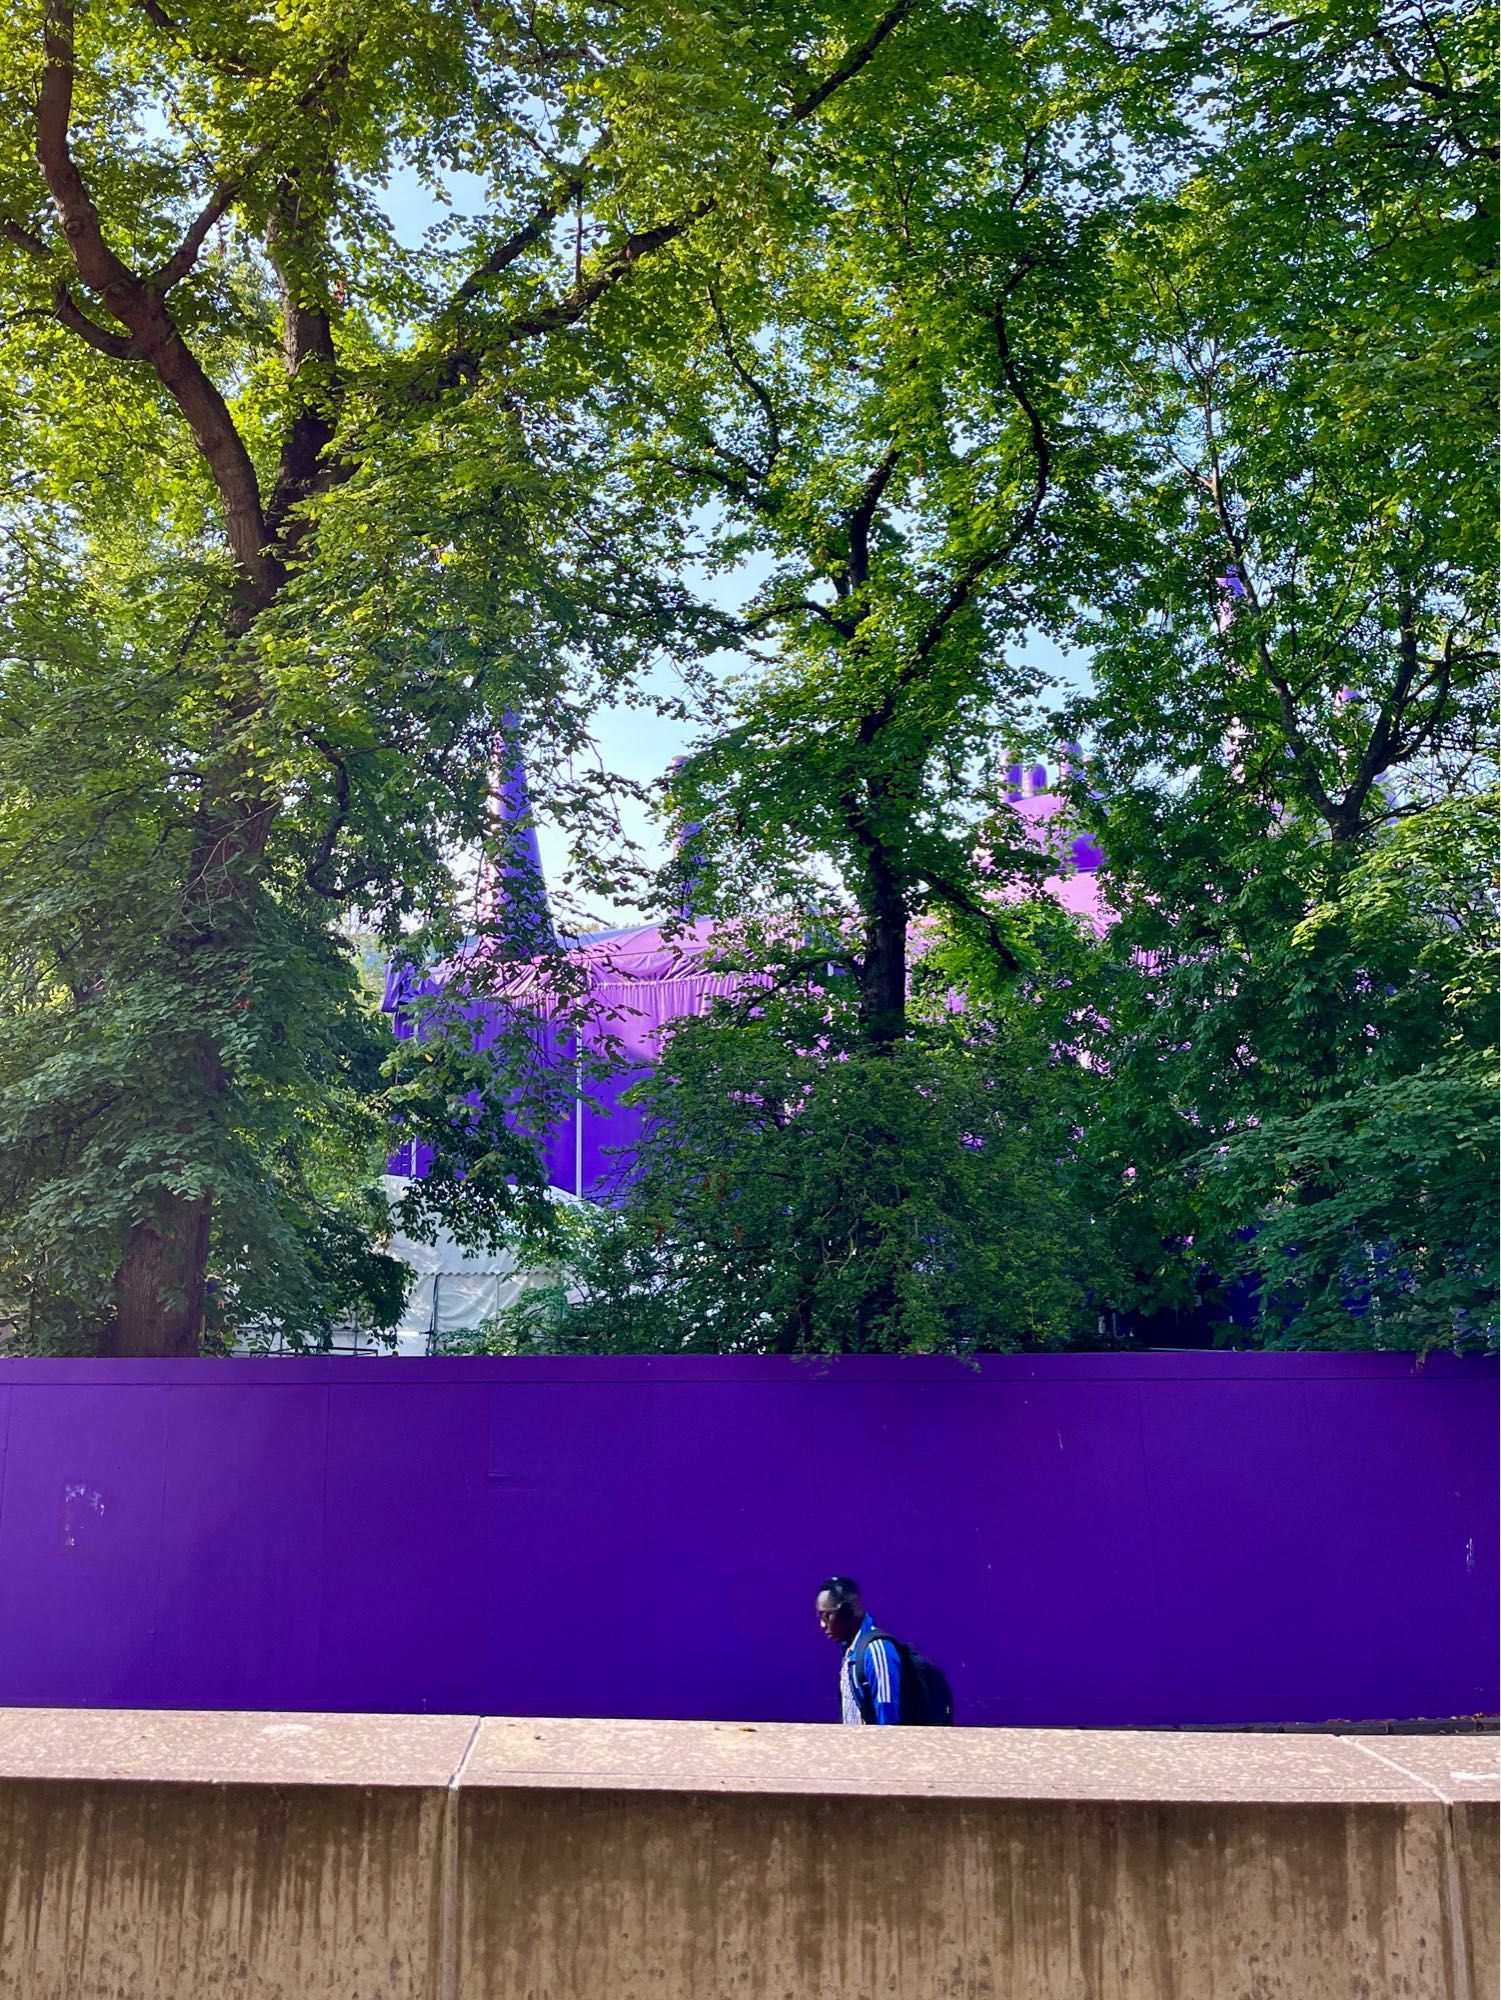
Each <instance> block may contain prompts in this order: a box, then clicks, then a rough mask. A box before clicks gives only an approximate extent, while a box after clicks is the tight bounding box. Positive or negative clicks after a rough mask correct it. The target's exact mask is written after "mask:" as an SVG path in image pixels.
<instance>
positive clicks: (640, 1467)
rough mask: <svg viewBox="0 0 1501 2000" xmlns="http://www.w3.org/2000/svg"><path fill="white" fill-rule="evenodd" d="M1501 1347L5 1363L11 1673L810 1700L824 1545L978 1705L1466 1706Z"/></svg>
mask: <svg viewBox="0 0 1501 2000" xmlns="http://www.w3.org/2000/svg"><path fill="white" fill-rule="evenodd" d="M1495 1385H1496V1376H1495V1370H1494V1368H1493V1367H1492V1366H1491V1365H1489V1364H1485V1363H1480V1362H1465V1363H1461V1362H1458V1361H1455V1360H1453V1359H1452V1358H1446V1357H1437V1358H1434V1359H1433V1360H1431V1361H1430V1362H1429V1363H1428V1364H1427V1365H1426V1366H1425V1367H1423V1368H1417V1367H1415V1366H1414V1364H1413V1363H1412V1362H1411V1361H1410V1360H1409V1359H1407V1358H1405V1357H1400V1356H1378V1355H1287V1356H1280V1355H1229V1354H1204V1355H1166V1356H1163V1355H1137V1356H1106V1355H1099V1356H1079V1357H1062V1356H1058V1357H1047V1358H1038V1359H1033V1358H1022V1357H1000V1358H996V1359H991V1360H987V1361H985V1362H984V1363H982V1364H981V1365H980V1366H979V1367H978V1368H973V1369H971V1368H966V1367H964V1366H962V1365H960V1364H958V1363H953V1362H944V1361H934V1360H903V1359H897V1358H892V1359H879V1360H861V1359H848V1360H844V1361H840V1362H835V1363H827V1362H825V1363H816V1362H802V1361H778V1360H769V1359H762V1360H731V1359H688V1358H682V1359H670V1360H668V1359H663V1360H658V1359H634V1360H619V1361H610V1360H602V1359H601V1360H577V1361H559V1360H542V1359H537V1360H530V1359H528V1360H517V1361H508V1360H459V1359H452V1360H434V1361H408V1360H385V1359H376V1360H358V1359H355V1360H351V1359H346V1358H342V1357H337V1358H318V1359H308V1360H244V1361H225V1362H213V1361H205V1362H176V1363H172V1362H168V1363H149V1362H124V1363H120V1362H114V1363H111V1362H43V1361H29V1362H27V1361H12V1362H6V1363H3V1364H0V1440H3V1448H4V1465H3V1484H0V1703H23V1704H24V1703H58V1704H71V1703H79V1704H106V1705H113V1704H120V1705H140V1706H171V1707H250V1708H271V1707H277V1708H294V1709H295V1708H318V1709H394V1710H417V1709H432V1710H453V1711H487V1712H490V1713H497V1712H498V1713H512V1714H516V1713H520V1714H527V1713H535V1714H584V1715H588V1714H615V1715H639V1716H653V1715H668V1716H670V1715H680V1716H719V1717H734V1718H751V1719H755V1718H784V1719H801V1718H809V1719H817V1718H821V1717H829V1716H830V1715H831V1713H832V1674H833V1664H834V1662H833V1655H832V1650H831V1649H830V1648H829V1647H828V1645H827V1644H826V1642H825V1641H824V1640H823V1639H822V1637H821V1636H820V1634H819V1633H818V1631H817V1628H816V1626H815V1623H814V1619H813V1614H812V1604H811V1594H812V1589H813V1586H814V1584H815V1583H816V1581H817V1579H818V1578H819V1577H820V1576H821V1575H823V1574H824V1573H826V1572H828V1571H831V1570H844V1571H849V1572H852V1573H853V1574H855V1575H856V1576H858V1577H860V1579H861V1580H862V1581H863V1582H864V1584H865V1586H866V1590H867V1595H868V1597H869V1598H870V1600H871V1601H872V1604H873V1606H874V1608H875V1609H876V1611H877V1613H878V1615H879V1616H880V1617H881V1618H882V1619H883V1621H884V1622H886V1623H887V1624H889V1625H891V1626H892V1627H893V1628H895V1629H896V1630H898V1631H900V1632H901V1633H903V1634H904V1635H907V1636H910V1637H911V1638H912V1639H913V1640H914V1641H915V1642H917V1643H918V1644H920V1645H921V1646H922V1647H923V1649H924V1650H925V1651H927V1652H929V1653H931V1654H932V1656H933V1657H934V1658H936V1659H938V1660H941V1661H942V1662H943V1664H944V1665H945V1667H946V1668H947V1669H948V1670H949V1673H950V1675H951V1677H952V1679H953V1682H954V1685H955V1689H956V1693H957V1697H958V1701H959V1705H960V1719H961V1720H963V1721H968V1722H976V1723H1045V1724H1062V1725H1072V1724H1079V1725H1085V1724H1093V1725H1109V1724H1137V1723H1147V1724H1150V1723H1224V1724H1235V1723H1258V1722H1286V1721H1307V1722H1323V1721H1332V1720H1339V1719H1348V1720H1377V1719H1381V1718H1386V1717H1398V1716H1408V1717H1412V1716H1419V1715H1447V1714H1461V1713H1473V1712H1476V1711H1480V1710H1494V1709H1495V1707H1496V1705H1497V1694H1496V1684H1495V1656H1496V1649H1495V1643H1494V1634H1495V1623H1496V1574H1497V1548H1496V1510H1495V1494H1496V1444H1495V1401H1496V1399H1495Z"/></svg>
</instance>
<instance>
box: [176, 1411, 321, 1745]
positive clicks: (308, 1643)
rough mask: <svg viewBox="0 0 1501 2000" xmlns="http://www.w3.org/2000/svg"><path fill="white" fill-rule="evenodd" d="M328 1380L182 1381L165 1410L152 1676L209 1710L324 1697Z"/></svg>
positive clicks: (308, 1702)
mask: <svg viewBox="0 0 1501 2000" xmlns="http://www.w3.org/2000/svg"><path fill="white" fill-rule="evenodd" d="M330 1393H331V1392H330V1389H329V1388H328V1387H326V1386H317V1385H312V1386H306V1385H303V1384H300V1383H299V1384H292V1383H281V1382H277V1381H276V1380H275V1379H274V1378H268V1379H267V1380H266V1381H264V1382H256V1380H255V1378H254V1377H253V1376H252V1377H249V1378H247V1379H246V1380H244V1381H243V1382H241V1383H239V1384H234V1385H231V1384H227V1383H216V1384H212V1385H208V1386H205V1387H203V1388H193V1387H187V1386H177V1387H174V1388H173V1389H172V1390H171V1391H170V1392H169V1399H168V1406H167V1452H166V1466H165V1478H164V1483H163V1487H162V1521H163V1529H162V1536H161V1544H160V1548H161V1564H160V1569H159V1572H158V1581H157V1595H156V1646H155V1650H154V1654H153V1659H152V1677H153V1682H159V1683H161V1684H163V1685H166V1686H179V1685H187V1684H189V1683H191V1684H192V1685H193V1686H194V1688H195V1689H196V1690H201V1694H200V1698H199V1702H198V1703H197V1704H195V1705H200V1706H203V1707H205V1708H264V1707H267V1706H269V1705H271V1704H270V1703H268V1701H267V1699H266V1698H265V1690H266V1689H267V1688H268V1687H270V1686H273V1685H274V1686H275V1688H276V1689H277V1700H276V1702H275V1706H277V1707H285V1708H313V1707H316V1706H317V1695H318V1686H317V1671H318V1624H317V1620H316V1619H315V1618H311V1617H309V1616H308V1599H309V1594H310V1592H316V1591H318V1590H319V1589H320V1588H321V1587H322V1584H323V1530H324V1501H325V1493H324V1487H325V1466H324V1459H325V1447H326V1434H327V1430H328V1405H329V1397H330Z"/></svg>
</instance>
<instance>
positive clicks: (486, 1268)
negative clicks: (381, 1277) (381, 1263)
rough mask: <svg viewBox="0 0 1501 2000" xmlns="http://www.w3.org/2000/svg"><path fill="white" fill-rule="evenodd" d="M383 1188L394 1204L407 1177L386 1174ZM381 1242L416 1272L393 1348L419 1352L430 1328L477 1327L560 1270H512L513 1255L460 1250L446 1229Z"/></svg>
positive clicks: (449, 1330)
mask: <svg viewBox="0 0 1501 2000" xmlns="http://www.w3.org/2000/svg"><path fill="white" fill-rule="evenodd" d="M385 1188H386V1193H387V1195H388V1196H389V1197H390V1199H391V1202H392V1204H393V1206H394V1204H395V1203H396V1202H397V1201H399V1200H400V1199H401V1197H402V1195H403V1194H404V1193H405V1192H406V1188H407V1183H406V1181H405V1180H404V1179H401V1178H398V1177H397V1176H396V1175H389V1176H388V1177H387V1179H386V1182H385ZM552 1198H553V1200H555V1201H563V1202H568V1203H570V1204H571V1203H572V1202H573V1200H574V1197H573V1196H572V1195H566V1194H562V1193H560V1192H559V1191H558V1190H557V1189H554V1190H553V1197H552ZM385 1247H386V1249H387V1250H388V1251H389V1253H390V1254H391V1256H393V1257H399V1258H400V1259H401V1261H402V1263H403V1264H409V1265H410V1266H411V1268H412V1269H413V1270H414V1271H415V1272H416V1273H417V1281H416V1283H415V1284H414V1285H413V1286H412V1290H411V1295H410V1297H409V1298H408V1299H407V1302H406V1308H405V1310H404V1311H403V1313H402V1315H401V1318H400V1319H399V1320H398V1321H397V1322H396V1351H397V1353H398V1354H424V1353H426V1352H427V1350H428V1346H429V1343H430V1342H431V1340H432V1337H433V1335H434V1334H442V1333H457V1332H460V1331H467V1330H468V1329H470V1328H472V1327H477V1326H479V1325H480V1324H481V1323H482V1322H483V1321H485V1320H487V1319H489V1318H490V1317H491V1316H492V1315H493V1314H495V1313H497V1312H499V1311H500V1310H501V1308H502V1307H504V1306H509V1305H514V1304H515V1302H516V1301H517V1299H519V1298H520V1297H521V1295H522V1293H523V1292H525V1291H529V1290H534V1289H536V1288H537V1287H538V1286H541V1285H555V1284H557V1282H558V1280H559V1277H560V1276H561V1273H559V1272H557V1271H554V1270H549V1269H546V1268H542V1269H535V1268H534V1269H532V1270H528V1271H524V1272H523V1271H518V1270H517V1268H516V1260H515V1258H514V1257H512V1256H511V1255H510V1254H509V1252H507V1251H505V1250H496V1251H477V1250H463V1249H461V1248H460V1247H459V1245H458V1244H457V1243H455V1242H454V1240H453V1238H452V1236H450V1235H449V1233H448V1231H447V1230H446V1229H445V1230H440V1231H439V1232H438V1238H437V1241H436V1242H435V1243H414V1242H413V1241H412V1239H411V1237H409V1236H403V1235H402V1234H401V1233H400V1231H397V1232H396V1233H395V1234H394V1235H393V1236H392V1237H391V1239H390V1241H389V1242H388V1243H387V1244H386V1246H385Z"/></svg>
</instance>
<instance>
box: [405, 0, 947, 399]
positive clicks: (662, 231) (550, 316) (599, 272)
mask: <svg viewBox="0 0 1501 2000" xmlns="http://www.w3.org/2000/svg"><path fill="white" fill-rule="evenodd" d="M917 4H918V0H897V4H896V5H895V6H894V7H891V8H889V9H888V10H887V12H886V13H885V14H883V15H882V16H881V18H880V20H879V21H878V22H877V23H876V25H875V27H874V28H873V29H872V30H871V32H870V33H869V35H867V36H866V38H865V40H864V41H863V42H862V43H861V44H860V45H859V47H858V48H856V49H853V50H851V52H850V54H849V55H848V56H846V57H845V59H844V61H843V62H842V63H841V64H840V65H839V67H838V68H837V69H835V70H834V71H833V72H832V73H831V74H830V75H829V76H827V77H825V78H824V80H823V82H822V83H820V84H819V85H818V86H817V88H816V89H814V90H813V91H810V92H809V94H808V95H807V96H806V97H803V98H800V99H798V100H797V101H796V102H795V103H793V104H792V105H791V106H789V108H788V109H787V111H786V112H785V113H784V114H783V115H782V117H781V118H779V119H778V120H777V129H778V130H779V131H784V132H785V131H790V130H791V129H792V128H793V127H794V126H796V125H799V124H801V123H802V121H803V120H804V119H806V118H809V117H811V116H812V114H813V113H814V112H815V111H816V110H817V109H818V108H819V106H820V105H822V104H825V103H826V102H827V101H828V99H829V98H830V97H832V96H833V95H834V93H835V92H836V91H837V90H839V89H841V88H842V87H843V86H844V85H845V84H846V83H848V82H849V81H850V79H851V78H852V77H855V76H858V75H859V73H860V71H861V70H863V69H864V68H865V67H866V65H867V64H868V63H869V62H870V61H871V59H872V57H873V56H874V55H875V54H876V52H877V50H878V49H879V48H880V47H881V45H882V43H883V42H884V41H886V39H887V37H888V36H890V35H891V34H892V33H893V32H894V31H895V30H896V29H897V28H898V27H899V26H900V25H901V23H902V22H903V21H904V20H905V19H906V18H907V16H908V14H910V13H911V12H912V11H913V9H914V7H915V6H916V5H917ZM770 157H771V158H775V148H772V149H770ZM545 206H546V204H545V203H544V207H545ZM561 206H562V205H561V204H560V207H559V211H558V212H559V213H561ZM719 206H720V198H719V196H718V195H705V196H703V197H702V198H701V199H700V200H698V201H696V202H694V203H693V204H692V205H691V206H690V207H688V208H686V209H683V210H682V211H680V212H679V213H678V214H677V215H675V216H669V217H667V218H666V219H665V220H664V221H662V222H658V223H654V224H653V225H652V227H651V228H649V229H639V230H633V231H632V232H631V233H630V234H629V235H627V236H626V237H625V239H624V240H623V241H622V242H620V243H618V244H616V246H615V247H614V248H613V249H612V250H609V251H607V252H606V253H605V255H604V256H603V257H602V258H601V260H600V261H599V262H598V263H597V264H596V265H595V267H594V269H593V270H592V271H591V272H590V273H589V275H588V276H587V277H585V278H583V279H582V280H579V281H576V282H575V283H574V284H573V285H572V286H570V288H569V289H568V290H567V291H566V292H564V293H563V294H562V295H561V296H560V297H558V298H556V299H554V300H553V301H552V302H551V304H549V305H545V306H541V307H539V308H536V309H534V310H533V311H531V312H525V313H519V314H517V316H516V317H515V318H514V319H512V320H509V321H507V322H506V323H505V324H504V325H503V326H501V327H499V328H498V329H497V331H496V333H495V336H494V344H495V345H497V346H509V345H510V344H512V343H513V342H515V341H518V340H526V339H529V338H531V337H532V336H533V335H535V334H541V333H556V332H558V331H560V330H561V329H562V328H563V327H568V326H573V325H575V324H576V323H577V322H578V321H579V320H580V319H582V318H583V316H584V314H585V313H586V312H588V310H589V308H590V307H591V306H592V305H593V304H594V303H595V302H596V300H598V299H600V298H602V297H603V296H604V294H605V293H606V292H608V291H609V290H610V289H611V288H612V287H613V286H615V285H617V284H619V283H620V282H621V280H622V279H624V278H627V277H629V276H630V274H631V273H632V271H634V270H635V268H636V266H637V264H639V263H640V262H641V260H642V259H643V258H644V257H649V256H651V255H652V254H653V253H654V252H656V251H658V250H662V249H665V248H666V246H667V245H668V244H669V243H675V242H676V241H677V239H678V238H679V237H680V236H684V235H686V234H687V232H688V231H689V230H690V229H692V228H693V226H694V225H695V224H696V223H699V222H702V221H703V220H704V218H705V217H706V216H709V215H713V214H714V213H715V212H716V211H717V210H718V208H719ZM541 215H542V211H541V210H540V209H539V211H538V215H537V216H535V217H534V218H533V220H534V221H538V235H540V231H541V229H542V228H545V227H547V226H548V223H547V221H546V220H540V221H539V218H540V217H541ZM529 226H530V225H523V228H526V227H529ZM512 240H514V239H512ZM528 240H529V241H530V242H535V241H536V240H537V237H536V236H533V237H531V238H529V239H528ZM525 247H526V245H524V244H523V245H522V246H521V248H525ZM506 248H507V246H506V245H502V246H501V251H502V252H504V250H505V249H506ZM516 254H517V255H519V254H520V250H519V249H518V251H517V253H516ZM502 268H504V267H503V266H502ZM470 282H471V281H470V280H468V279H466V280H465V284H466V285H468V284H469V283H470ZM481 282H483V280H481ZM471 296H472V294H471ZM479 366H480V355H479V354H478V353H477V352H476V350H474V349H473V348H471V347H461V348H456V349H454V350H453V351H451V352H450V353H448V354H447V355H445V356H443V357H442V359H441V361H440V362H439V364H438V367H437V370H436V372H435V375H434V377H433V386H434V388H435V389H436V390H437V391H439V392H441V391H442V390H444V389H446V388H451V387H452V386H454V384H455V383H457V382H460V381H463V380H468V379H473V377H474V376H475V375H477V373H478V371H479Z"/></svg>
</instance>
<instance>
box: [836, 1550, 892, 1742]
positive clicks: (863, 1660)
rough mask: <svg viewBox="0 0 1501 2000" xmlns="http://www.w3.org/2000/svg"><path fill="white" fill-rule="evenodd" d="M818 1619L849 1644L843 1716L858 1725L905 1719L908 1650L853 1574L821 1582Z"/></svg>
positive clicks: (842, 1674)
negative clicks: (874, 1612)
mask: <svg viewBox="0 0 1501 2000" xmlns="http://www.w3.org/2000/svg"><path fill="white" fill-rule="evenodd" d="M818 1622H819V1624H820V1625H821V1626H822V1627H823V1629H824V1635H825V1637H826V1638H829V1639H832V1640H834V1642H835V1643H836V1644H837V1645H840V1646H843V1648H844V1658H843V1659H842V1660H841V1661H840V1663H839V1710H840V1718H841V1720H842V1721H844V1722H847V1723H853V1724H854V1725H855V1727H856V1728H858V1727H860V1725H861V1724H863V1723H874V1724H876V1725H877V1726H878V1727H879V1726H882V1725H887V1724H891V1723H899V1722H900V1721H901V1719H902V1675H903V1664H902V1655H901V1651H900V1649H899V1647H898V1646H897V1643H896V1641H895V1640H894V1639H892V1638H891V1637H890V1636H889V1635H888V1634H886V1633H883V1632H882V1631H881V1630H880V1628H879V1627H878V1626H877V1624H876V1622H875V1620H874V1619H873V1618H872V1617H871V1615H870V1613H869V1612H868V1611H867V1610H866V1608H865V1603H864V1600H863V1598H862V1597H861V1595H860V1586H859V1584H858V1583H856V1582H855V1580H854V1578H853V1577H849V1576H831V1577H829V1578H827V1579H826V1581H825V1582H823V1583H821V1584H820V1585H819V1587H818Z"/></svg>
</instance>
